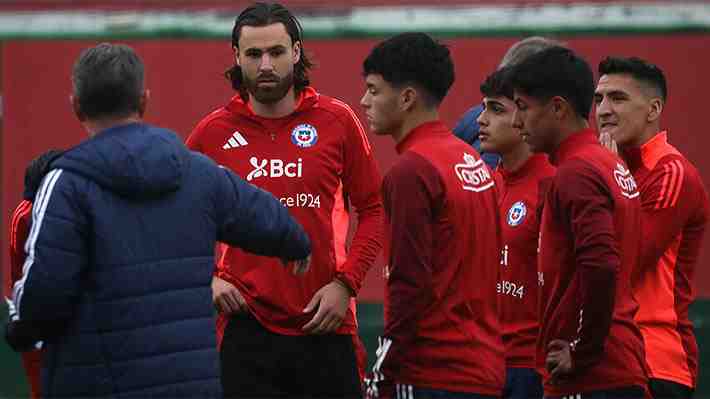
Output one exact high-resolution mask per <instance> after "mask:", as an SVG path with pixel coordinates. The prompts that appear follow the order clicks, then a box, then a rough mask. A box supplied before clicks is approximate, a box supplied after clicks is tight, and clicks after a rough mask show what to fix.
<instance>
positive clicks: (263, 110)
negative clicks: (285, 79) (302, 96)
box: [249, 86, 296, 119]
mask: <svg viewBox="0 0 710 399" xmlns="http://www.w3.org/2000/svg"><path fill="white" fill-rule="evenodd" d="M249 101H250V102H251V108H252V110H254V113H255V114H257V115H259V116H261V117H262V118H270V119H277V118H283V117H284V116H287V115H291V114H292V113H293V111H295V110H296V95H295V91H294V89H293V86H291V89H290V90H289V91H288V93H286V95H285V96H284V97H283V98H282V99H280V100H279V101H277V102H275V103H272V104H264V103H260V102H259V101H256V100H255V99H254V96H249Z"/></svg>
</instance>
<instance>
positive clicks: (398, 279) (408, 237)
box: [382, 154, 444, 373]
mask: <svg viewBox="0 0 710 399" xmlns="http://www.w3.org/2000/svg"><path fill="white" fill-rule="evenodd" d="M383 192H384V195H383V197H384V201H385V209H386V212H387V216H388V222H389V223H388V225H389V226H390V230H391V239H390V241H389V249H390V250H389V252H390V255H389V257H390V258H389V277H388V279H387V290H386V297H387V298H386V299H387V304H388V306H387V312H386V314H385V328H384V336H385V338H386V339H388V340H390V341H391V347H390V349H389V353H390V355H388V356H387V359H385V361H384V362H383V364H382V368H383V370H385V373H387V370H391V368H392V367H397V363H398V361H399V359H400V358H401V357H400V356H401V353H403V352H406V350H407V349H408V348H410V347H411V345H413V344H414V343H413V342H412V340H413V339H414V337H415V336H416V332H417V325H418V322H419V318H420V316H421V315H422V313H423V312H424V310H425V309H427V308H428V307H429V306H430V304H431V302H432V301H433V300H434V298H433V291H432V283H433V270H432V263H433V259H434V256H435V254H434V247H433V246H434V244H433V242H434V237H433V230H432V225H433V222H434V218H435V214H436V213H437V212H438V209H440V207H441V206H442V203H443V201H444V199H443V198H444V186H443V184H442V182H441V180H440V177H439V174H438V172H437V171H436V169H434V167H433V166H431V164H429V163H428V161H426V160H425V159H423V158H421V157H419V156H417V155H414V154H405V155H403V156H402V158H401V160H400V162H399V163H398V164H396V165H395V166H393V167H392V169H391V170H390V172H389V173H388V175H387V177H386V178H385V182H384V185H383Z"/></svg>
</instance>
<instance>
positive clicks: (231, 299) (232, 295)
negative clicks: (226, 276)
mask: <svg viewBox="0 0 710 399" xmlns="http://www.w3.org/2000/svg"><path fill="white" fill-rule="evenodd" d="M212 302H214V307H215V309H217V311H218V312H219V313H223V314H225V315H227V316H229V315H231V314H237V313H247V312H249V307H248V306H247V302H246V301H245V300H244V297H243V296H242V294H241V293H240V292H239V290H238V289H237V287H235V286H234V285H232V284H230V283H228V282H227V281H224V280H222V279H221V278H219V277H216V276H215V277H212Z"/></svg>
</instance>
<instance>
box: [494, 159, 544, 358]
mask: <svg viewBox="0 0 710 399" xmlns="http://www.w3.org/2000/svg"><path fill="white" fill-rule="evenodd" d="M496 174H497V175H498V176H499V179H498V181H499V182H501V183H502V184H501V186H502V187H501V192H502V195H501V200H500V201H501V205H500V214H501V231H502V234H503V250H502V255H501V261H500V270H501V272H500V281H499V282H498V286H497V291H498V298H499V299H500V319H501V327H502V328H503V344H504V345H505V363H506V366H507V367H520V368H535V342H536V340H537V334H538V326H539V324H538V320H539V317H538V306H537V300H538V288H537V284H538V278H537V245H538V237H539V235H540V216H541V214H540V212H541V210H542V204H543V201H544V195H545V190H546V189H547V187H548V186H549V184H550V180H551V178H552V176H554V174H555V168H554V167H553V166H552V165H550V162H549V161H548V160H547V155H543V154H535V155H533V156H531V157H530V158H529V159H528V160H527V161H526V162H525V164H523V165H522V166H521V167H520V168H518V169H517V170H515V171H513V172H508V171H506V170H505V169H504V168H503V167H502V166H499V167H498V169H497V170H496Z"/></svg>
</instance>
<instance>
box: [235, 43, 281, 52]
mask: <svg viewBox="0 0 710 399" xmlns="http://www.w3.org/2000/svg"><path fill="white" fill-rule="evenodd" d="M285 49H286V46H284V45H283V44H277V45H275V46H271V47H268V48H265V49H261V48H258V47H249V48H248V49H246V50H244V52H247V51H272V50H285Z"/></svg>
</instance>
